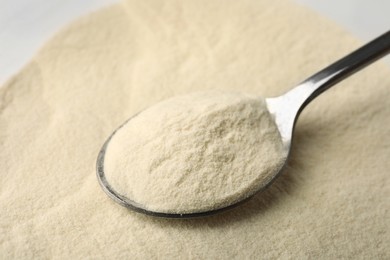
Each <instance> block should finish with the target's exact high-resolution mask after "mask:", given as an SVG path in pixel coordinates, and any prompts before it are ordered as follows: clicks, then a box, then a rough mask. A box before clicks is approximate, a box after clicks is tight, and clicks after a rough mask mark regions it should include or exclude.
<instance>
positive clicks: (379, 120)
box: [0, 0, 390, 259]
mask: <svg viewBox="0 0 390 260" xmlns="http://www.w3.org/2000/svg"><path fill="white" fill-rule="evenodd" d="M358 46H360V43H359V42H358V41H356V40H355V39H354V38H353V37H351V36H349V35H348V34H347V33H345V32H344V31H343V30H341V29H340V28H339V27H338V26H337V25H334V24H332V23H331V22H329V21H327V20H325V19H322V18H320V17H318V15H317V14H314V13H312V12H310V11H307V10H306V9H304V8H302V7H300V6H298V5H294V4H293V3H290V2H289V1H287V0H286V1H284V0H275V1H268V0H240V1H226V0H197V1H190V0H188V1H182V0H169V1H160V0H155V1H154V0H144V1H139V0H128V1H125V2H123V3H120V4H118V5H114V6H111V7H108V8H106V9H104V10H102V11H99V12H96V13H94V14H91V15H89V16H87V17H85V18H82V19H80V20H78V21H76V22H75V23H74V24H72V25H71V26H70V27H68V28H66V29H65V30H63V31H62V32H60V33H59V34H58V35H57V36H55V37H54V38H53V39H52V40H51V41H50V42H49V43H48V44H47V45H46V46H45V47H44V48H43V49H42V50H41V51H40V52H39V53H38V54H37V56H36V57H35V58H34V59H33V60H32V61H31V62H30V64H28V65H27V66H26V67H25V68H24V69H23V70H22V71H21V72H20V73H19V74H18V75H16V76H15V77H14V78H12V79H11V80H10V81H8V82H7V83H6V84H5V85H3V86H1V88H0V165H1V171H0V176H1V178H0V209H1V217H0V258H3V259H26V258H30V259H31V258H36V259H37V258H38V259H39V258H41V259H50V258H53V259H156V258H160V259H175V258H179V259H251V258H252V259H259V258H264V259H348V258H349V259H390V251H389V246H388V245H389V241H390V233H389V232H390V229H389V227H390V210H389V208H390V178H389V169H390V160H389V154H390V139H389V136H390V128H389V125H390V91H389V90H390V76H389V75H390V70H389V68H388V67H387V66H385V65H383V64H380V62H378V63H376V64H373V65H372V66H370V67H368V68H366V69H365V70H363V71H361V72H359V73H358V74H356V75H354V76H353V77H351V78H349V79H347V80H346V81H344V82H342V83H340V84H339V85H337V86H335V87H333V88H332V89H330V90H328V91H327V92H326V93H324V94H322V95H321V96H320V97H318V98H317V99H316V100H315V101H313V102H312V103H311V104H310V105H309V106H308V107H307V108H306V109H305V110H304V111H303V113H302V114H301V116H300V118H299V120H298V123H297V126H296V132H295V136H294V141H293V147H292V151H291V155H290V159H289V162H288V166H287V168H286V171H284V172H283V174H281V175H280V177H278V178H277V180H276V181H275V182H274V183H273V184H272V185H271V186H270V187H269V188H268V189H267V190H266V191H265V192H264V193H261V194H259V195H256V196H255V197H254V198H253V199H252V200H250V201H249V202H248V203H245V204H243V205H242V206H239V207H237V208H235V209H233V210H231V211H227V212H225V213H222V214H219V215H215V216H211V217H207V218H199V219H191V220H169V219H156V218H152V217H149V216H144V215H142V214H137V213H135V212H132V211H130V210H127V209H126V208H124V207H122V206H120V205H118V204H117V203H115V202H113V201H112V200H111V199H110V198H108V197H107V195H106V194H105V193H104V192H103V191H102V190H101V187H100V186H99V184H98V182H97V179H96V158H97V154H98V152H99V150H100V148H101V146H102V143H103V142H104V140H105V139H106V138H107V137H108V136H109V135H110V134H111V132H112V131H113V129H115V128H116V127H118V126H119V125H120V124H122V123H123V122H124V121H125V120H126V119H128V117H129V116H130V115H133V114H135V113H136V112H138V111H141V110H143V109H145V108H147V107H149V106H151V105H153V104H156V103H157V102H159V101H161V100H164V99H167V98H170V97H173V96H177V95H181V94H187V93H190V92H194V91H202V90H210V89H215V88H217V89H219V90H222V91H231V90H235V91H242V92H247V93H252V94H254V95H261V96H263V97H272V96H278V95H280V94H283V93H284V92H286V91H287V90H289V89H291V88H292V87H293V86H294V85H295V84H297V83H298V82H300V81H301V80H303V79H304V78H305V77H307V76H309V75H311V74H312V73H315V72H316V71H318V70H319V69H322V68H323V67H325V66H326V65H328V64H329V63H330V62H333V61H334V60H336V59H338V58H340V57H342V56H343V55H345V54H346V53H349V52H350V51H353V50H354V49H355V48H357V47H358ZM0 62H1V61H0Z"/></svg>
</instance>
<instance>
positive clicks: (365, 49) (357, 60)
mask: <svg viewBox="0 0 390 260" xmlns="http://www.w3.org/2000/svg"><path fill="white" fill-rule="evenodd" d="M389 52H390V31H388V32H386V33H384V34H382V35H381V36H379V37H378V38H376V39H374V40H372V41H371V42H369V43H367V44H365V45H363V46H362V47H360V48H359V49H357V50H356V51H354V52H352V53H351V54H348V55H347V56H345V57H344V58H341V59H340V60H338V61H336V62H335V63H333V64H331V65H329V66H328V67H326V68H324V69H323V70H321V71H319V72H317V73H316V74H314V75H313V76H311V77H310V78H308V79H306V80H305V81H303V82H302V83H301V84H299V85H298V86H297V87H295V88H294V89H292V90H290V91H289V92H287V93H286V96H291V97H292V98H294V100H296V101H298V103H296V104H297V105H298V106H299V107H297V112H298V114H299V112H300V111H301V110H302V109H303V108H304V107H305V106H306V105H307V104H309V103H310V102H311V101H312V100H313V99H314V98H316V97H317V96H318V95H320V94H321V93H322V92H324V91H325V90H327V89H329V88H330V87H332V86H333V85H335V84H337V83H338V82H340V81H342V80H343V79H345V78H347V77H349V76H350V75H352V74H354V73H355V72H357V71H359V70H361V69H363V68H364V67H366V66H368V65H370V64H371V63H373V62H374V61H376V60H378V59H379V58H382V57H383V56H385V55H386V54H388V53H389Z"/></svg>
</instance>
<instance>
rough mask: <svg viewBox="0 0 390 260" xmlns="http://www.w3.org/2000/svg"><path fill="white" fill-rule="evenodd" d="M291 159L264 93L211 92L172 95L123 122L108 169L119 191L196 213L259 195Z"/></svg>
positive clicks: (162, 208)
mask: <svg viewBox="0 0 390 260" xmlns="http://www.w3.org/2000/svg"><path fill="white" fill-rule="evenodd" d="M284 158H285V152H284V149H283V144H282V140H281V137H280V135H279V132H278V129H277V127H276V125H275V123H274V121H273V120H272V117H271V115H270V114H269V112H268V110H267V106H266V103H265V100H264V99H262V98H260V97H257V96H254V95H249V94H245V93H240V92H221V91H205V92H199V93H192V94H188V95H182V96H178V97H174V98H171V99H168V100H166V101H164V102H161V103H159V104H157V105H154V106H152V107H151V108H149V109H147V110H145V111H143V112H141V113H140V114H138V115H137V116H135V117H134V118H133V119H131V120H130V121H129V122H127V123H126V124H125V125H124V126H122V127H121V128H120V129H119V130H118V131H117V132H116V134H115V135H114V136H113V138H112V139H111V140H110V143H109V145H108V146H107V149H106V154H105V162H104V172H105V174H106V178H107V180H108V183H109V184H110V185H111V187H113V188H114V190H116V191H117V192H119V193H120V194H121V195H123V196H125V197H127V198H130V199H132V200H133V201H135V202H137V203H139V204H141V205H143V206H144V208H146V209H148V210H151V211H156V212H164V213H194V212H203V211H208V210H213V209H217V208H222V207H226V206H229V205H231V204H233V203H236V202H238V201H241V200H243V199H245V198H247V197H249V196H251V195H253V194H254V193H255V192H256V191H258V190H259V189H260V188H262V187H264V186H265V185H266V184H267V183H268V182H269V181H270V179H272V177H274V176H275V174H276V173H277V172H278V171H279V169H280V168H281V166H282V164H283V162H284Z"/></svg>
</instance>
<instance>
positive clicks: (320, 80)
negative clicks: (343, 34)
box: [97, 31, 390, 218]
mask: <svg viewBox="0 0 390 260" xmlns="http://www.w3.org/2000/svg"><path fill="white" fill-rule="evenodd" d="M389 52H390V31H388V32H386V33H385V34H383V35H381V36H379V37H378V38H376V39H375V40H373V41H371V42H369V43H368V44H366V45H364V46H363V47H361V48H359V49H358V50H356V51H354V52H352V53H351V54H349V55H347V56H346V57H344V58H342V59H340V60H338V61H336V62H335V63H333V64H331V65H330V66H328V67H326V68H325V69H323V70H321V71H319V72H317V73H316V74H314V75H313V76H311V77H310V78H308V79H306V80H305V81H303V82H302V83H300V84H298V86H296V87H295V88H293V89H292V90H290V91H288V92H287V93H286V94H284V95H282V96H279V97H275V98H267V99H266V103H267V108H268V110H269V112H270V113H271V114H272V115H273V116H274V118H275V122H276V125H277V127H278V129H279V132H280V135H281V137H282V140H283V145H284V148H285V150H286V153H287V154H289V152H290V148H291V141H292V135H293V132H294V126H295V122H296V120H297V118H298V116H299V114H300V112H301V111H302V110H303V109H304V108H305V107H306V105H307V104H309V103H310V102H311V101H312V100H313V99H314V98H316V97H317V96H318V95H320V94H321V93H322V92H324V91H325V90H327V89H329V88H330V87H332V86H334V85H335V84H337V83H338V82H340V81H342V80H343V79H345V78H347V77H349V76H350V75H352V74H354V73H355V72H357V71H359V70H361V69H363V68H364V67H366V66H367V65H369V64H371V63H373V62H374V61H376V60H377V59H379V58H381V57H383V56H385V55H386V54H387V53H389ZM135 116H136V115H135ZM129 120H131V118H130V119H129ZM129 120H128V121H129ZM128 121H126V122H125V124H126V123H127V122H128ZM120 128H121V127H119V128H118V129H120ZM118 129H117V130H118ZM117 130H116V131H117ZM116 131H114V132H113V133H112V134H111V136H110V137H109V138H108V140H107V141H106V142H105V143H104V145H103V147H102V149H101V150H100V153H99V155H98V159H97V177H98V180H99V183H100V185H101V187H102V188H103V190H104V191H105V192H106V193H107V195H108V196H109V197H110V198H112V199H113V200H114V201H116V202H117V203H119V204H121V205H122V206H125V207H127V208H129V209H132V210H134V211H137V212H140V213H143V214H146V215H152V216H156V217H165V218H190V217H200V216H206V215H211V214H215V213H218V212H221V211H224V210H227V209H230V208H232V207H235V206H237V205H238V204H241V203H242V202H244V201H246V200H248V199H249V198H248V199H245V200H243V201H240V202H239V203H235V204H233V205H230V206H227V207H224V208H219V209H215V210H212V211H206V212H195V213H190V214H171V213H163V212H154V211H149V210H147V209H145V207H144V205H141V204H139V203H137V202H136V201H133V200H131V199H130V198H126V197H124V196H122V195H120V194H119V193H117V192H116V191H115V190H114V189H113V188H112V187H111V186H110V185H109V183H108V182H107V180H106V178H105V174H104V157H105V152H106V148H107V145H108V143H109V142H110V140H111V138H112V137H113V136H114V135H115V133H116ZM286 162H287V159H286V161H285V163H284V165H286ZM282 170H283V167H281V169H280V170H279V171H278V172H275V175H274V177H273V178H272V180H271V181H270V182H269V183H268V184H267V185H266V186H265V187H263V188H262V189H261V190H263V189H265V188H266V187H268V185H270V184H271V183H272V182H273V181H274V180H275V179H276V177H277V176H278V175H279V174H280V172H282ZM258 192H260V190H259V191H258Z"/></svg>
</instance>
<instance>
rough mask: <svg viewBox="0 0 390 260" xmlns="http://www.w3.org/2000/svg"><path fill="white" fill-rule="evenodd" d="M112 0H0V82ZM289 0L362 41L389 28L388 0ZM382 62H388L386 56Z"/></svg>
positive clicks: (389, 0)
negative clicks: (64, 28)
mask: <svg viewBox="0 0 390 260" xmlns="http://www.w3.org/2000/svg"><path fill="white" fill-rule="evenodd" d="M116 1H117V0H0V84H1V83H3V82H4V81H5V80H6V79H7V78H9V77H10V76H11V75H12V74H14V73H16V72H17V71H18V70H19V69H20V68H21V67H22V66H23V65H24V64H25V63H26V62H27V61H28V60H29V59H30V58H31V57H32V56H33V55H34V53H35V52H36V51H37V49H38V48H39V47H40V46H42V44H43V43H44V42H45V41H46V40H47V39H48V38H49V37H50V36H51V35H53V34H54V33H55V32H56V31H57V30H58V29H59V28H61V27H62V26H64V25H66V24H67V23H69V22H70V21H72V20H74V19H75V18H77V17H79V16H81V15H82V14H85V13H88V12H90V11H92V10H96V9H98V8H100V7H102V6H105V5H109V4H111V3H114V2H116ZM140 1H142V0H140ZM162 1H164V0H162ZM270 1H272V0H270ZM293 1H295V2H298V3H300V4H303V5H306V6H308V7H309V8H312V9H314V10H316V11H317V12H318V13H320V14H322V15H325V16H327V17H329V18H330V19H332V20H334V21H336V22H338V23H339V24H340V25H341V26H343V27H344V28H345V29H347V30H348V31H350V32H351V33H352V34H354V35H355V36H356V37H358V38H360V39H361V40H363V41H368V40H370V39H372V38H374V37H376V36H378V35H380V34H381V33H383V32H385V31H387V30H390V0H293ZM386 62H388V63H389V64H390V59H389V58H387V60H386Z"/></svg>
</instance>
